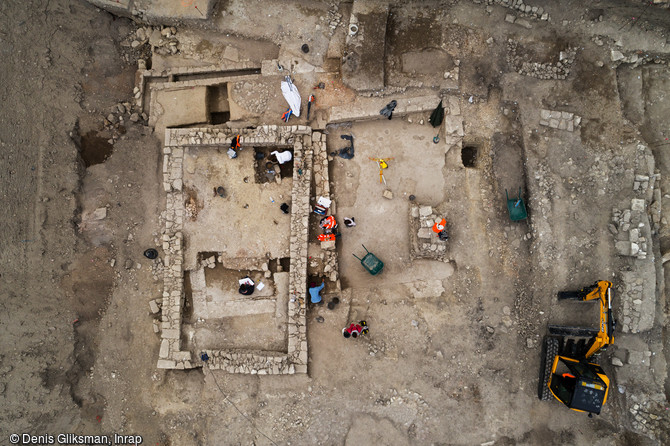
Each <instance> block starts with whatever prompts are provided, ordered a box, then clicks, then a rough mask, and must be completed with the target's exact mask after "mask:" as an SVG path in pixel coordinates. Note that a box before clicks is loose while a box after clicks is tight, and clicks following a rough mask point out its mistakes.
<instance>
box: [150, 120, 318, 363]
mask: <svg viewBox="0 0 670 446" xmlns="http://www.w3.org/2000/svg"><path fill="white" fill-rule="evenodd" d="M236 134H240V135H242V137H241V145H242V147H243V148H244V147H245V146H248V147H251V146H259V145H260V146H262V145H266V146H276V147H281V146H284V147H286V146H288V147H291V146H292V147H293V157H294V169H293V190H292V206H291V234H290V241H291V243H290V262H291V263H290V264H291V266H290V272H289V295H290V299H289V304H288V349H287V352H272V351H254V350H233V349H221V350H205V352H206V353H207V354H208V356H209V357H210V359H209V361H208V362H207V366H208V367H209V368H211V369H220V370H226V371H228V372H230V373H251V374H260V375H263V374H293V373H307V361H308V350H307V324H306V317H305V309H306V307H305V300H304V297H305V295H306V292H307V238H308V231H309V214H310V210H311V209H310V202H309V197H310V189H311V181H312V158H313V147H314V146H316V147H317V148H318V150H319V151H325V135H323V134H321V133H318V132H314V133H313V132H312V130H311V128H309V127H307V126H303V125H299V126H297V125H294V126H276V125H268V126H261V127H258V128H256V129H223V128H183V129H166V132H165V147H164V148H163V154H164V155H163V188H164V190H165V192H166V194H167V209H166V212H165V213H164V216H165V229H164V233H163V236H162V239H163V249H164V250H165V259H164V265H165V267H164V269H163V272H164V274H163V298H162V300H160V301H159V300H154V301H152V302H153V303H150V306H151V310H152V312H154V313H156V311H154V310H156V309H157V308H158V304H159V303H160V304H161V305H160V313H161V316H160V317H161V347H160V351H159V360H158V363H157V367H158V368H163V369H188V368H192V367H197V366H201V365H202V363H201V362H200V361H198V362H197V363H195V364H194V361H193V358H192V356H191V352H190V351H181V341H180V334H181V307H182V303H183V285H184V284H183V255H184V254H183V235H182V232H181V231H182V230H183V218H184V194H183V193H182V187H183V157H184V151H185V150H188V148H189V147H192V146H197V147H212V148H220V147H228V145H229V143H230V140H231V138H232V137H233V136H234V135H236ZM221 156H226V155H225V154H222V155H221Z"/></svg>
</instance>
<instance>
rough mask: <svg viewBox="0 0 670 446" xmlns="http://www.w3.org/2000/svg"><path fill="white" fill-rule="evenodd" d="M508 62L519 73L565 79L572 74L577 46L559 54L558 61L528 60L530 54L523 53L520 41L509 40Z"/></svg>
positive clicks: (536, 76)
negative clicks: (571, 68)
mask: <svg viewBox="0 0 670 446" xmlns="http://www.w3.org/2000/svg"><path fill="white" fill-rule="evenodd" d="M507 50H508V53H507V63H509V64H510V66H511V68H512V69H513V70H515V71H516V72H517V73H519V74H523V75H525V76H530V77H534V78H537V79H565V78H567V77H568V75H569V74H570V67H572V64H573V62H574V61H575V56H576V55H577V48H572V47H568V48H567V49H566V50H565V51H561V52H560V54H559V58H558V59H559V60H558V61H557V62H556V63H546V62H545V63H540V62H528V61H527V59H528V55H526V54H522V52H521V51H520V48H519V43H518V42H515V41H514V40H512V39H509V40H508V41H507Z"/></svg>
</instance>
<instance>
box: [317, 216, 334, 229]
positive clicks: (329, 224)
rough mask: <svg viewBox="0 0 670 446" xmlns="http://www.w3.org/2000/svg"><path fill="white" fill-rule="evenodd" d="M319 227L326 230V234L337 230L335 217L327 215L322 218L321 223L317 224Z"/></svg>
mask: <svg viewBox="0 0 670 446" xmlns="http://www.w3.org/2000/svg"><path fill="white" fill-rule="evenodd" d="M319 225H320V226H321V227H322V228H323V229H324V230H326V232H331V231H333V230H334V229H336V228H337V221H335V217H333V216H332V215H329V216H327V217H323V218H322V219H321V221H320V222H319Z"/></svg>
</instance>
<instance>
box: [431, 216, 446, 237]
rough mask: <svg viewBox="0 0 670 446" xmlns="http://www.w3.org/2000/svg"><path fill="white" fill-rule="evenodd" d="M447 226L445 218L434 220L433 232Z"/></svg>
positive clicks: (438, 231) (440, 230)
mask: <svg viewBox="0 0 670 446" xmlns="http://www.w3.org/2000/svg"><path fill="white" fill-rule="evenodd" d="M446 227H447V220H446V219H445V218H443V219H442V220H440V221H439V222H437V221H436V222H435V224H434V225H433V232H437V233H438V234H439V233H440V232H442V231H443V230H444V228H446Z"/></svg>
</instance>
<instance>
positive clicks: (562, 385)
mask: <svg viewBox="0 0 670 446" xmlns="http://www.w3.org/2000/svg"><path fill="white" fill-rule="evenodd" d="M548 386H549V389H550V391H551V393H552V394H553V396H554V397H555V398H556V399H557V400H559V401H560V402H562V403H563V404H565V405H566V406H567V407H569V408H570V409H572V410H576V411H579V412H587V413H589V414H593V413H595V414H596V415H599V414H600V411H601V410H602V408H603V405H604V404H605V402H606V401H607V392H608V390H609V378H607V375H606V374H605V371H604V370H603V369H602V368H601V367H600V366H599V365H598V364H594V363H590V362H586V361H578V360H575V359H572V358H568V357H565V356H558V355H557V356H556V357H555V358H554V362H553V366H552V370H551V376H550V378H549V383H548Z"/></svg>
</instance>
